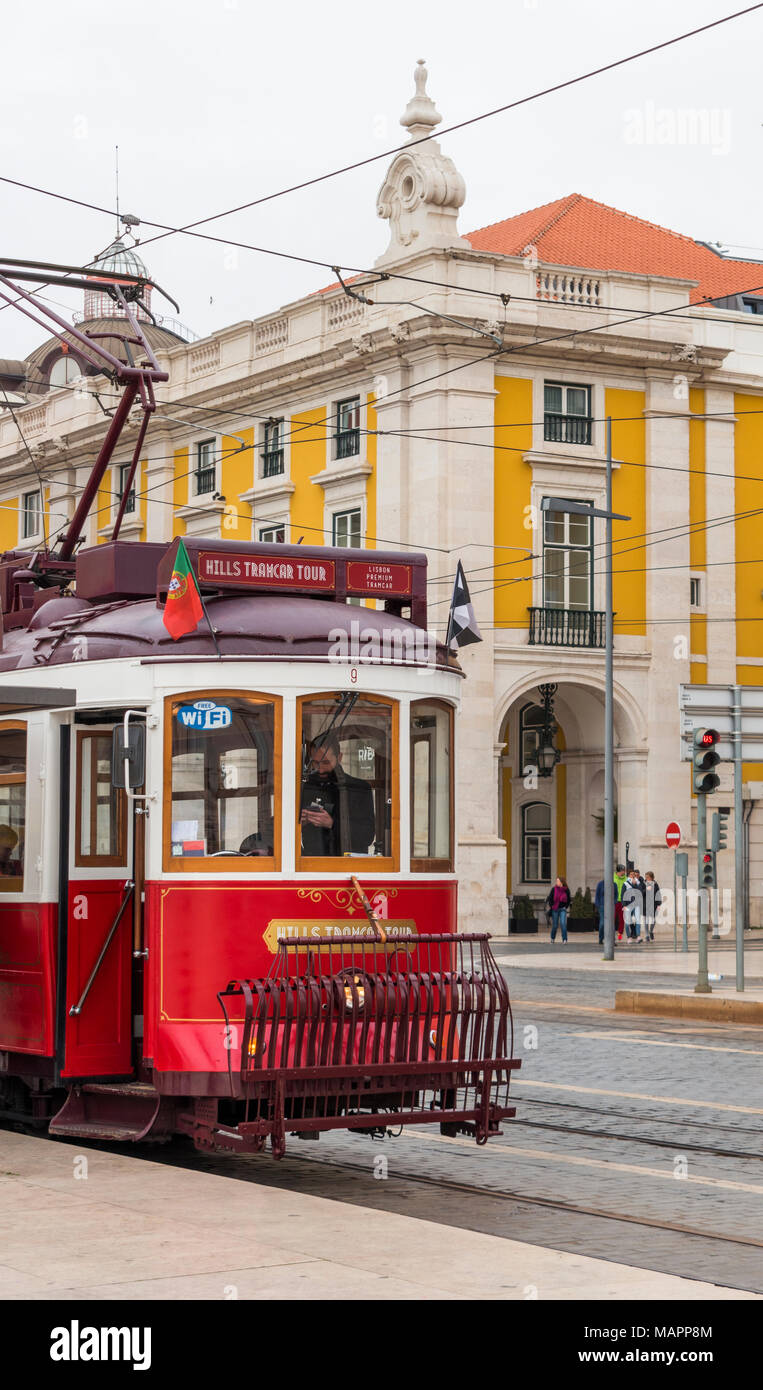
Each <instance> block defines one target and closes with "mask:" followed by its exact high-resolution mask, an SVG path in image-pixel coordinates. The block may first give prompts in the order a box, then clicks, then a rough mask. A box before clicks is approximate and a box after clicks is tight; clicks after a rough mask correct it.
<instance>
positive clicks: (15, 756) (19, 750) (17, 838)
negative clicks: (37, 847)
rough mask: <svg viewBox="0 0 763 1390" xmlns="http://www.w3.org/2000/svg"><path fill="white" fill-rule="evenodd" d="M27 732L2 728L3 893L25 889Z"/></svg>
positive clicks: (0, 874)
mask: <svg viewBox="0 0 763 1390" xmlns="http://www.w3.org/2000/svg"><path fill="white" fill-rule="evenodd" d="M25 839H26V728H25V727H24V725H15V726H14V725H5V726H4V727H2V728H0V893H20V892H21V890H22V889H23V887H24V841H25Z"/></svg>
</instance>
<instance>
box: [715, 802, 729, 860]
mask: <svg viewBox="0 0 763 1390" xmlns="http://www.w3.org/2000/svg"><path fill="white" fill-rule="evenodd" d="M728 820H729V811H728V809H727V807H725V806H722V807H721V808H720V810H718V811H716V812H715V814H714V816H713V838H712V841H711V844H712V848H713V851H714V852H717V851H718V850H719V849H728V843H729V842H728V838H727V836H728V829H729V827H728Z"/></svg>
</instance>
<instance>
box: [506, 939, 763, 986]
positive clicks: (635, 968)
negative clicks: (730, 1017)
mask: <svg viewBox="0 0 763 1390" xmlns="http://www.w3.org/2000/svg"><path fill="white" fill-rule="evenodd" d="M493 941H494V942H495V943H496V944H500V949H499V951H498V952H497V955H498V959H499V960H500V963H501V964H502V965H505V966H509V967H510V968H511V969H512V970H551V971H564V970H585V971H597V972H601V973H602V974H613V973H614V972H615V971H616V972H617V973H618V974H626V975H647V974H648V975H655V976H662V977H664V979H665V984H666V986H668V987H669V988H670V989H671V990H677V989H678V990H681V989H687V990H688V989H691V990H693V989H694V985H695V984H696V981H697V951H696V949H690V950H689V951H688V952H686V953H684V952H682V951H677V952H674V951H672V950H665V948H664V946H660V944H659V943H656V944H657V946H658V949H657V950H655V949H654V948H653V946H652V945H651V944H650V945H649V946H647V945H641V946H638V945H636V946H631V945H628V944H626V942H625V941H623V942H621V943H617V942H616V943H615V959H614V961H605V960H603V959H602V954H601V952H602V948H601V946H599V944H598V942H594V941H590V940H589V941H585V942H582V941H579V940H578V941H576V940H574V938H570V941H569V942H568V944H567V945H565V944H564V943H563V942H562V941H561V939H560V938H559V937H557V939H556V941H555V942H554V943H553V946H549V945H548V943H547V942H545V943H544V946H545V949H543V950H534V949H533V945H534V944H535V943H532V944H530V943H528V942H526V941H525V942H524V943H523V944H522V945H521V946H519V947H516V944H515V938H514V937H510V938H508V939H507V938H505V937H494V938H493ZM583 946H584V947H587V949H585V950H581V949H580V948H581V947H583ZM512 947H514V949H512ZM708 970H709V973H710V974H711V975H722V976H723V979H722V980H719V981H711V988H712V992H713V995H718V996H719V997H721V998H730V999H731V998H733V999H736V998H744V999H755V1000H763V978H762V977H763V952H761V951H760V950H750V951H746V952H745V988H744V993H743V995H738V994H737V991H736V989H735V987H734V985H735V980H736V956H735V954H734V949H733V946H731V947H728V946H726V945H725V944H724V945H721V946H719V944H718V943H717V942H713V943H712V948H711V950H710V952H709V954H708Z"/></svg>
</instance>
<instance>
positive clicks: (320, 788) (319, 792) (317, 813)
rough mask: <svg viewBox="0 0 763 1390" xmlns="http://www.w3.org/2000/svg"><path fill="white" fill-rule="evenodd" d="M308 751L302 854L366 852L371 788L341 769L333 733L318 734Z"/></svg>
mask: <svg viewBox="0 0 763 1390" xmlns="http://www.w3.org/2000/svg"><path fill="white" fill-rule="evenodd" d="M308 754H309V758H310V761H309V764H308V768H307V774H306V776H305V780H304V781H303V783H302V806H301V813H300V824H301V826H302V853H303V854H308V855H314V856H315V857H316V858H320V857H324V856H333V855H341V854H368V852H369V846H371V845H372V844H373V841H374V839H375V838H376V815H375V811H374V798H373V792H372V791H371V788H370V787H369V785H368V783H367V782H364V781H363V779H362V778H360V777H350V776H348V774H347V773H346V772H345V771H344V768H343V767H342V765H341V763H342V754H341V750H340V748H339V740H338V739H337V737H336V735H335V734H331V733H329V734H325V735H321V734H319V735H318V736H317V738H316V739H315V741H314V742H313V743H311V744H310V747H309V749H308ZM371 852H372V853H373V850H371Z"/></svg>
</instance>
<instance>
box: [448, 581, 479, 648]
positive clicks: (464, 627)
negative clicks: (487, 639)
mask: <svg viewBox="0 0 763 1390" xmlns="http://www.w3.org/2000/svg"><path fill="white" fill-rule="evenodd" d="M481 641H482V633H481V632H480V630H479V628H478V626H477V619H476V618H475V616H474V609H473V608H472V603H471V599H470V598H469V587H468V585H467V583H466V579H465V578H464V570H463V565H462V564H461V561H460V560H459V562H458V568H457V569H456V582H455V584H454V585H453V597H452V599H451V601H450V613H449V615H448V635H447V637H446V638H445V645H446V647H466V646H468V644H469V643H470V642H481Z"/></svg>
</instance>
